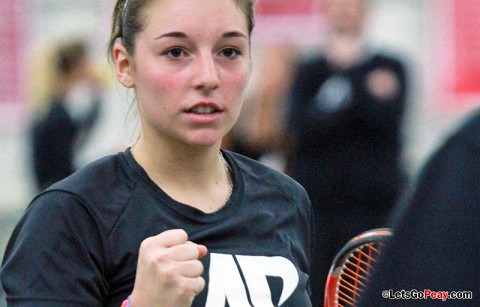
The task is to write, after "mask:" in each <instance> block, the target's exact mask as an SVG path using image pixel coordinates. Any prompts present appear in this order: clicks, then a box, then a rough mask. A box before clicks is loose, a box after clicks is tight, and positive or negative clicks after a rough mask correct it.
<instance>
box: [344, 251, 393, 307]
mask: <svg viewBox="0 0 480 307" xmlns="http://www.w3.org/2000/svg"><path fill="white" fill-rule="evenodd" d="M383 245H384V244H383V243H381V242H374V243H367V244H364V245H362V246H359V247H357V248H356V249H355V250H353V252H352V253H351V254H350V256H349V257H348V258H347V260H346V261H345V264H344V266H343V268H342V273H341V274H340V278H339V284H338V292H337V295H338V296H337V299H338V306H354V305H355V303H356V302H357V300H358V299H359V298H360V296H361V293H362V292H363V291H364V288H365V287H366V283H367V280H368V278H369V276H370V274H371V272H372V269H373V267H374V263H375V262H376V261H377V259H378V257H379V256H380V253H381V249H382V247H383Z"/></svg>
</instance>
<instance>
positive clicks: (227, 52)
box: [220, 47, 240, 59]
mask: <svg viewBox="0 0 480 307" xmlns="http://www.w3.org/2000/svg"><path fill="white" fill-rule="evenodd" d="M220 53H221V55H222V56H224V57H226V58H229V59H235V58H236V57H238V56H239V55H240V52H239V51H238V50H237V49H235V48H231V47H229V48H225V49H222V51H221V52H220Z"/></svg>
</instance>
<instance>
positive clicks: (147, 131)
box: [1, 0, 312, 307]
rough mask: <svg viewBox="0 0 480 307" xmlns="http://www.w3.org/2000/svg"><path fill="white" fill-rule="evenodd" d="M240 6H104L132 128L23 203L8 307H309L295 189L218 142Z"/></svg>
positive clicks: (242, 81) (240, 63) (229, 104)
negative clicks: (118, 149)
mask: <svg viewBox="0 0 480 307" xmlns="http://www.w3.org/2000/svg"><path fill="white" fill-rule="evenodd" d="M252 12H253V1H252V0H195V1H187V0H127V1H124V0H119V1H118V3H117V5H116V8H115V13H114V18H113V19H114V20H113V32H112V38H111V52H112V55H113V59H114V63H115V69H116V70H115V73H116V77H117V79H118V80H119V82H120V83H121V84H122V85H123V86H125V87H127V88H132V89H134V91H135V93H136V98H137V99H136V100H137V103H138V109H139V114H140V119H141V127H142V132H141V136H140V138H139V140H138V141H137V142H136V144H135V145H134V146H133V147H132V148H129V149H127V150H126V151H125V152H122V153H119V154H117V155H114V156H109V157H106V158H103V159H101V160H99V161H97V162H94V163H93V164H91V165H89V166H87V167H85V168H84V169H82V170H80V171H78V172H76V173H75V174H73V175H72V176H70V177H68V178H66V179H65V180H63V181H61V182H59V183H57V184H55V185H53V186H51V187H50V188H49V189H47V191H45V192H43V193H42V194H40V195H39V196H38V197H36V198H35V199H34V201H33V202H32V203H31V204H30V205H29V207H28V209H27V211H26V214H25V216H24V217H23V218H22V220H21V221H20V223H19V225H18V226H17V228H16V229H15V231H14V233H13V235H12V238H11V240H10V242H9V245H8V247H7V251H6V254H5V257H4V262H3V267H2V271H1V280H2V282H3V286H4V289H5V292H6V293H7V300H8V302H9V303H10V304H12V305H15V306H31V305H35V306H117V307H118V306H120V305H121V304H122V302H124V303H123V304H124V305H130V306H133V307H140V306H149V307H151V306H190V305H193V306H211V307H213V306H227V305H228V306H252V305H253V306H279V305H282V306H310V298H309V290H308V288H309V276H308V274H309V261H310V259H309V257H310V256H309V254H310V240H311V236H312V231H311V226H312V225H311V223H310V221H311V208H310V202H309V199H308V196H307V194H306V192H305V190H304V189H303V188H302V187H301V186H300V185H299V184H297V183H296V182H294V181H293V180H292V179H290V178H288V177H287V176H285V175H283V174H281V173H279V172H276V171H273V170H271V169H268V168H267V167H265V166H263V165H261V164H259V163H257V162H255V161H253V160H250V159H248V158H245V157H242V156H240V155H237V154H234V153H232V152H227V151H223V150H221V149H220V144H221V140H222V137H223V136H224V135H225V134H226V133H227V132H228V131H229V129H230V128H231V127H232V126H233V124H234V122H235V120H236V119H237V117H238V114H239V112H240V108H241V106H242V93H243V91H244V89H245V87H246V86H247V83H248V80H249V76H250V35H251V30H252V28H253V13H252ZM127 298H128V300H126V299H127Z"/></svg>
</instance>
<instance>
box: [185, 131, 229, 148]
mask: <svg viewBox="0 0 480 307" xmlns="http://www.w3.org/2000/svg"><path fill="white" fill-rule="evenodd" d="M222 137H223V135H220V134H218V133H202V134H199V135H195V136H190V137H188V138H187V139H186V140H185V142H186V143H188V144H190V145H192V146H197V147H210V146H214V145H216V144H218V143H219V142H221V141H222Z"/></svg>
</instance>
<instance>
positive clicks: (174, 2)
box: [143, 0, 248, 33]
mask: <svg viewBox="0 0 480 307" xmlns="http://www.w3.org/2000/svg"><path fill="white" fill-rule="evenodd" d="M143 16H144V17H145V20H146V23H145V30H148V29H153V30H161V31H165V32H168V31H170V30H177V31H178V30H182V29H183V30H188V29H196V30H202V31H205V30H210V29H223V30H225V31H231V30H236V31H242V32H245V33H246V32H247V31H248V29H247V28H248V26H247V20H246V16H245V14H244V13H243V12H242V10H241V9H240V7H239V6H238V4H237V1H235V0H153V1H151V2H150V3H149V5H148V6H147V7H145V8H144V10H143Z"/></svg>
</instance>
